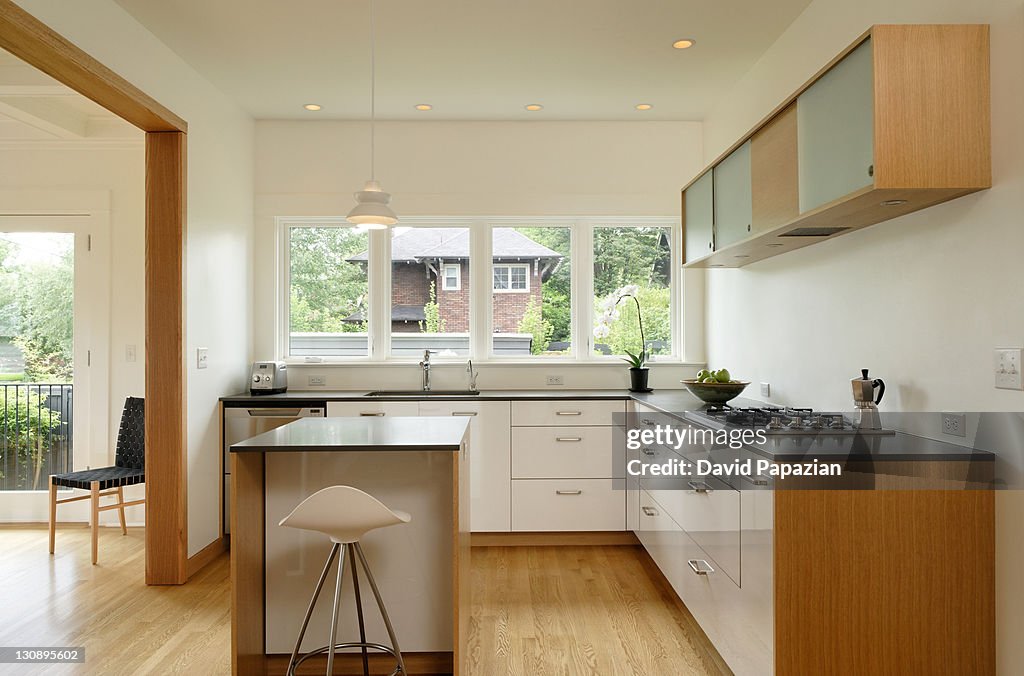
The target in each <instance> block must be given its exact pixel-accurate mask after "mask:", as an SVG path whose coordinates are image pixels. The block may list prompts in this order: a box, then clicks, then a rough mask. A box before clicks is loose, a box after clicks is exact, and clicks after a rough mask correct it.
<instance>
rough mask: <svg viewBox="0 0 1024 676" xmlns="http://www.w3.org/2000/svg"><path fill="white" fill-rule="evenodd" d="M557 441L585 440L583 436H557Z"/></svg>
mask: <svg viewBox="0 0 1024 676" xmlns="http://www.w3.org/2000/svg"><path fill="white" fill-rule="evenodd" d="M555 441H583V437H555Z"/></svg>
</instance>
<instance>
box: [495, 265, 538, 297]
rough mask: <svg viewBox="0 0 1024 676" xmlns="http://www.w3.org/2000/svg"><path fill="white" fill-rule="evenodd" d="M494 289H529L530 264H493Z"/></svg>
mask: <svg viewBox="0 0 1024 676" xmlns="http://www.w3.org/2000/svg"><path fill="white" fill-rule="evenodd" d="M494 290H495V291H529V290H530V266H529V265H521V264H516V265H502V264H495V265H494Z"/></svg>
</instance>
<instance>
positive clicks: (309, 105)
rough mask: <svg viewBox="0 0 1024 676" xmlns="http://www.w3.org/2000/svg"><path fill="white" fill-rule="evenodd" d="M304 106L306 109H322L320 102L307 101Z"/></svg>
mask: <svg viewBox="0 0 1024 676" xmlns="http://www.w3.org/2000/svg"><path fill="white" fill-rule="evenodd" d="M302 107H303V108H305V109H306V110H320V108H321V107H322V106H321V105H320V104H319V103H307V104H306V105H304V106H302Z"/></svg>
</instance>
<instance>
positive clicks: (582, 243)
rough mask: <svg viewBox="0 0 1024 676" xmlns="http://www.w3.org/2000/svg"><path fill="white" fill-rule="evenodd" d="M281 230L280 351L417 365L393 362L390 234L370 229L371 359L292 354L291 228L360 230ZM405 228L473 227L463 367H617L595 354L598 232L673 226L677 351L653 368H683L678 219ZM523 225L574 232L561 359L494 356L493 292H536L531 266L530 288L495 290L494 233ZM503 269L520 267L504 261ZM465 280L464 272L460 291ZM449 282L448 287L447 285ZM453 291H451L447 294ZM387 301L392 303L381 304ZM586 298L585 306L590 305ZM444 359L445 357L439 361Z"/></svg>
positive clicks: (297, 222)
mask: <svg viewBox="0 0 1024 676" xmlns="http://www.w3.org/2000/svg"><path fill="white" fill-rule="evenodd" d="M275 225H276V228H277V238H276V239H277V246H276V270H277V274H276V278H275V283H276V299H277V300H276V306H277V307H276V311H275V316H276V318H277V326H276V327H275V335H276V340H275V354H277V355H278V358H280V359H284V360H285V361H286V362H288V363H290V364H303V363H306V364H323V365H332V364H336V365H344V364H352V363H361V362H374V363H378V364H383V365H386V364H411V363H415V360H411V359H406V358H402V357H392V356H391V353H390V349H391V321H390V319H391V291H392V289H391V264H390V263H391V236H392V232H391V230H390V229H388V230H371V231H369V260H368V270H367V278H368V283H369V291H368V301H367V307H368V309H369V312H368V320H369V321H368V324H369V326H368V332H369V336H368V345H369V354H368V355H366V356H358V357H345V356H324V357H314V358H309V357H296V356H292V355H289V354H287V353H286V350H287V347H288V345H289V341H288V329H289V326H288V322H289V319H290V318H289V316H288V309H289V308H288V303H289V292H290V288H289V283H290V279H289V274H288V273H289V269H290V260H289V237H288V233H289V228H291V227H294V226H306V227H330V226H337V227H353V226H352V225H351V224H350V223H348V222H347V221H346V220H345V219H344V217H342V216H328V217H320V218H313V217H286V216H278V217H276V218H275ZM399 226H400V227H451V228H460V227H468V228H469V229H470V259H469V265H468V266H467V268H468V269H467V271H466V272H467V274H468V275H469V278H468V281H469V282H470V293H469V296H470V298H469V308H470V341H469V354H468V356H459V357H453V358H451V359H449V361H454V362H462V361H465V360H466V359H467V358H470V359H472V360H473V361H474V362H478V363H490V362H493V363H504V364H512V363H523V364H535V365H538V364H551V363H560V364H563V365H570V364H578V365H586V364H591V365H600V364H616V365H621V363H622V362H621V361H620V359H619V357H618V356H616V355H594V354H593V349H594V343H595V340H594V332H593V320H594V316H593V307H592V305H593V303H592V298H591V296H592V295H593V255H594V251H593V249H594V238H593V234H594V228H596V227H602V226H604V227H644V226H646V227H667V228H669V231H670V248H671V266H672V268H671V269H672V275H671V280H670V289H671V292H670V298H671V301H670V304H671V307H670V315H671V320H670V321H671V325H672V350H671V352H670V353H669V354H663V355H655V356H653V357H651V358H650V360H649V361H650V362H651V363H657V362H675V363H679V362H680V360H681V359H682V356H683V334H684V330H685V327H684V326H683V322H682V314H683V313H682V299H683V294H684V280H683V277H684V275H683V270H682V267H681V262H680V261H681V257H680V250H679V249H680V247H681V246H682V225H681V223H680V220H679V219H678V218H675V217H665V216H658V217H652V216H642V217H641V216H638V217H573V216H563V217H548V218H543V217H536V216H524V217H514V216H491V217H486V216H484V217H466V216H462V217H435V216H429V217H420V216H412V217H403V218H402V220H401V223H400V224H399ZM516 227H568V228H570V230H571V238H570V239H571V247H570V260H571V261H572V267H573V274H572V282H571V289H572V299H571V304H572V305H571V320H570V321H571V344H572V349H571V350H570V351H569V352H567V353H566V354H564V355H561V356H551V357H542V356H533V355H517V356H515V357H508V356H498V355H495V354H494V353H493V340H492V326H493V319H494V314H493V313H494V307H493V294H495V293H524V292H528V291H529V289H530V288H531V282H530V270H529V263H522V264H518V265H523V266H525V267H527V289H526V290H521V289H517V290H515V291H509V290H496V289H493V284H494V282H493V279H494V278H493V270H492V267H493V265H494V263H493V250H492V242H493V237H492V233H493V230H494V229H495V228H516ZM497 265H517V264H516V263H498V264H497ZM461 281H462V275H461V270H460V275H459V286H460V290H461V286H462V284H461ZM442 285H443V282H442ZM446 290H447V289H446ZM381 298H383V299H384V301H385V302H383V303H379V302H377V301H378V299H381ZM583 301H586V302H583ZM438 360H439V361H444V360H445V358H438Z"/></svg>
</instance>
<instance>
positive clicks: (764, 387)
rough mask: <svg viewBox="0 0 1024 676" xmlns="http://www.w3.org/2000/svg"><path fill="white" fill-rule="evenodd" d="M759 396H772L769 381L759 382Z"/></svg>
mask: <svg viewBox="0 0 1024 676" xmlns="http://www.w3.org/2000/svg"><path fill="white" fill-rule="evenodd" d="M761 396H762V397H765V398H767V397H770V396H772V386H771V383H761Z"/></svg>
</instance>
